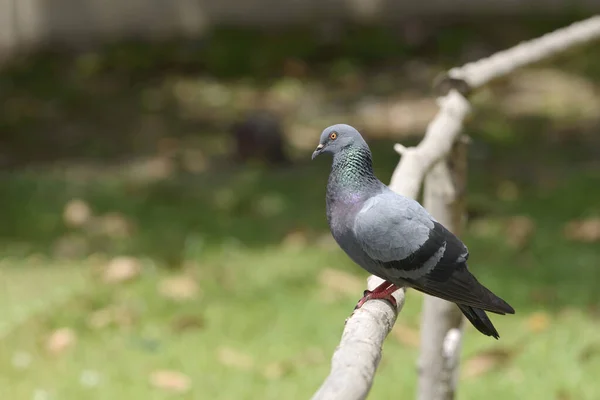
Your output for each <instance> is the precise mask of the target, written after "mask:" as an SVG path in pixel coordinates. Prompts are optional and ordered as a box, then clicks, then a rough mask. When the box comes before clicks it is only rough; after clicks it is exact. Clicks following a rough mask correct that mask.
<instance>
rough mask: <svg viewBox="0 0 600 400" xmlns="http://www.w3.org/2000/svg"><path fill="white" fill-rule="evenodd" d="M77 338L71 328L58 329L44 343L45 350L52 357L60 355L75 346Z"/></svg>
mask: <svg viewBox="0 0 600 400" xmlns="http://www.w3.org/2000/svg"><path fill="white" fill-rule="evenodd" d="M76 340H77V336H76V335H75V331H73V330H72V329H71V328H60V329H57V330H55V331H54V332H52V333H51V334H50V336H49V337H48V339H47V341H46V350H47V351H48V352H49V353H51V354H54V355H58V354H61V353H63V352H65V351H66V350H67V349H69V348H70V347H72V346H74V345H75V342H76Z"/></svg>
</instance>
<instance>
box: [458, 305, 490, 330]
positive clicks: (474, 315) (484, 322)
mask: <svg viewBox="0 0 600 400" xmlns="http://www.w3.org/2000/svg"><path fill="white" fill-rule="evenodd" d="M457 305H458V308H460V311H462V313H463V314H464V315H465V317H467V319H468V320H469V321H470V322H471V324H473V326H474V327H475V328H477V330H478V331H479V332H481V333H483V334H484V335H487V336H493V337H494V338H496V339H498V338H500V335H499V334H498V331H497V330H496V328H495V327H494V324H492V321H490V319H489V318H488V316H487V314H486V313H485V311H483V310H482V309H480V308H474V307H470V306H465V305H462V304H457Z"/></svg>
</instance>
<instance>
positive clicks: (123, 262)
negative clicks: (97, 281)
mask: <svg viewBox="0 0 600 400" xmlns="http://www.w3.org/2000/svg"><path fill="white" fill-rule="evenodd" d="M141 272H142V265H141V263H140V261H139V260H138V259H136V258H133V257H125V256H121V257H115V258H113V259H112V260H111V261H110V262H109V263H108V265H107V266H106V268H105V269H104V273H103V280H104V282H106V283H121V282H126V281H130V280H132V279H134V278H136V277H137V276H138V275H139V274H140V273H141Z"/></svg>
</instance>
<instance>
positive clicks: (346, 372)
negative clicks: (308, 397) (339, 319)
mask: <svg viewBox="0 0 600 400" xmlns="http://www.w3.org/2000/svg"><path fill="white" fill-rule="evenodd" d="M381 283H383V279H380V278H378V277H376V276H374V275H371V276H370V277H369V279H368V280H367V287H368V289H369V290H374V289H375V288H376V287H377V286H379V285H380V284H381ZM393 296H394V298H395V299H396V304H397V306H396V307H395V308H394V307H392V305H391V304H390V303H389V302H388V301H386V300H369V301H367V302H366V303H365V304H364V305H363V306H362V307H361V308H359V309H358V310H356V311H355V312H354V313H353V314H352V315H351V316H350V318H348V319H347V320H346V326H345V327H344V333H343V334H342V340H341V341H340V344H339V346H338V347H337V349H336V350H335V352H334V353H333V357H332V359H331V372H330V374H329V376H328V377H327V379H326V380H325V382H324V383H323V385H322V386H321V388H320V389H319V391H318V392H317V393H315V395H314V396H313V400H330V399H349V400H351V399H352V400H353V399H356V400H362V399H365V398H366V397H367V394H368V393H369V390H370V389H371V385H372V384H373V378H374V376H375V371H376V370H377V366H378V365H379V361H380V360H381V348H382V346H383V341H384V340H385V338H386V337H387V335H388V334H389V333H390V330H391V329H392V327H393V326H394V323H395V322H396V317H397V316H398V313H399V312H400V310H401V309H402V306H403V305H404V289H400V290H397V291H396V292H395V293H394V294H393ZM359 360H360V361H359ZM357 361H359V362H357Z"/></svg>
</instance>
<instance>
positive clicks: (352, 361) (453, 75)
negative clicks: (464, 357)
mask: <svg viewBox="0 0 600 400" xmlns="http://www.w3.org/2000/svg"><path fill="white" fill-rule="evenodd" d="M599 37H600V16H597V17H592V18H589V19H587V20H584V21H581V22H577V23H575V24H572V25H571V26H569V27H566V28H563V29H559V30H557V31H555V32H552V33H549V34H547V35H544V36H542V37H541V38H538V39H534V40H531V41H529V42H525V43H521V44H519V45H517V46H515V47H513V48H511V49H508V50H506V51H503V52H499V53H496V54H494V55H492V56H491V57H488V58H486V59H482V60H480V61H477V62H474V63H469V64H466V65H465V66H463V67H460V68H453V69H451V70H450V71H448V74H447V75H446V77H445V79H444V80H443V81H442V83H443V84H446V86H447V87H446V90H445V92H446V93H447V94H446V95H445V96H443V97H441V98H439V99H438V105H439V106H440V110H439V112H438V114H437V115H436V116H435V118H434V119H433V121H432V122H431V123H430V124H429V126H428V127H427V132H426V133H425V136H424V138H423V140H421V142H420V143H419V144H418V145H417V146H416V147H408V148H407V147H404V146H402V145H400V144H397V145H395V146H394V150H395V151H396V152H398V153H399V154H400V155H401V156H402V157H401V159H400V162H399V163H398V166H397V167H396V169H395V170H394V173H393V175H392V180H391V182H390V188H391V189H392V190H394V191H396V192H397V193H400V194H402V195H404V196H406V197H410V198H413V199H414V198H416V197H417V196H418V194H419V190H420V188H421V185H422V183H423V180H424V178H425V176H426V175H427V174H428V173H429V174H430V175H429V176H428V178H427V182H426V189H425V190H426V196H425V197H426V201H425V202H424V203H425V207H426V208H428V209H429V211H430V212H431V213H432V214H433V215H434V216H435V217H436V218H437V219H438V220H439V221H440V222H442V223H443V224H444V225H446V226H447V227H448V228H449V229H451V230H453V231H454V232H455V233H458V230H459V228H460V227H461V225H462V217H463V213H462V211H460V210H461V207H462V201H456V200H457V198H458V199H461V197H462V195H463V194H464V186H465V182H462V180H461V179H458V180H457V179H456V177H455V178H454V182H452V180H451V179H449V177H450V171H449V169H448V165H447V162H446V159H447V158H448V156H449V154H450V153H451V151H452V149H453V146H454V144H455V143H456V142H457V139H458V138H459V136H460V133H461V131H462V126H463V121H464V120H465V118H466V117H467V115H468V114H469V112H470V111H471V107H470V104H469V102H468V100H467V98H466V97H465V96H466V95H467V94H468V92H470V90H472V89H475V88H477V87H480V86H483V85H485V84H486V83H488V82H489V81H491V80H493V79H495V78H498V77H501V76H504V75H506V74H509V73H510V72H512V71H513V70H515V69H516V68H519V67H522V66H525V65H528V64H532V63H534V62H537V61H540V60H542V59H544V58H547V57H550V56H552V55H555V54H556V53H558V52H560V51H563V50H566V49H568V48H570V47H573V46H575V45H579V44H582V43H584V42H587V41H591V40H593V39H597V38H599ZM465 145H466V143H463V146H462V148H463V150H464V149H466V147H465ZM459 149H460V148H459ZM463 150H458V151H463ZM464 151H466V150H464ZM452 160H453V161H458V162H459V164H460V165H458V166H457V169H456V173H458V175H457V176H460V174H462V176H465V175H466V172H460V171H461V170H463V168H464V170H463V171H466V154H465V155H464V157H463V156H462V155H459V156H458V158H456V159H455V158H453V159H452ZM436 164H437V166H436ZM434 166H436V167H435V168H434ZM432 168H433V169H432ZM434 190H435V191H441V193H442V195H440V193H437V192H436V193H437V194H435V195H433V193H432V191H434ZM427 191H429V194H428V193H427ZM427 198H430V199H431V200H427ZM436 210H437V211H436ZM375 279H379V278H376V277H374V276H371V277H369V280H368V285H369V289H371V290H372V289H373V288H374V287H376V284H373V281H374V280H375ZM377 282H381V280H377ZM394 295H395V296H399V297H397V298H401V299H402V300H401V301H398V304H399V308H398V309H397V310H392V308H391V307H390V306H389V304H388V303H386V302H384V301H382V300H370V301H367V302H366V303H365V304H364V305H363V307H362V308H361V309H359V310H358V311H357V312H355V313H354V314H353V315H352V316H350V318H349V319H348V320H347V321H346V326H345V328H344V333H343V335H342V341H341V343H340V346H339V347H338V349H337V350H336V352H335V353H334V355H333V359H332V366H331V373H330V375H329V377H328V378H327V379H326V380H325V382H324V383H323V385H322V386H321V388H320V389H319V391H318V392H317V393H316V394H315V396H314V397H313V399H318V400H321V399H328V400H329V399H331V400H337V399H344V400H354V399H364V398H366V396H367V394H368V391H369V390H370V388H371V386H372V384H373V379H374V377H375V371H376V369H377V366H378V364H379V360H380V358H381V346H382V343H383V341H384V340H385V337H386V336H387V335H388V333H389V332H390V330H391V328H392V326H393V324H394V323H395V321H396V316H397V313H398V311H399V310H400V308H401V306H402V304H403V301H404V290H403V289H401V290H399V291H397V292H396V293H395V294H394ZM440 318H441V319H440ZM461 324H462V315H461V314H460V313H459V311H458V310H457V308H456V306H455V305H454V304H452V303H448V302H446V301H444V300H440V299H437V298H433V297H431V296H425V308H424V311H423V325H422V328H421V332H422V341H421V342H422V343H421V348H422V353H421V357H420V362H419V365H420V382H419V396H418V398H419V399H420V400H434V399H436V400H437V399H444V400H449V399H452V398H453V396H454V391H455V386H456V379H457V374H458V368H457V367H458V359H459V355H460V347H461ZM362 325H364V326H362ZM435 365H437V366H438V367H435ZM430 368H434V369H433V370H427V371H425V370H426V369H430ZM426 386H427V388H430V389H431V390H430V391H426Z"/></svg>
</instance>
